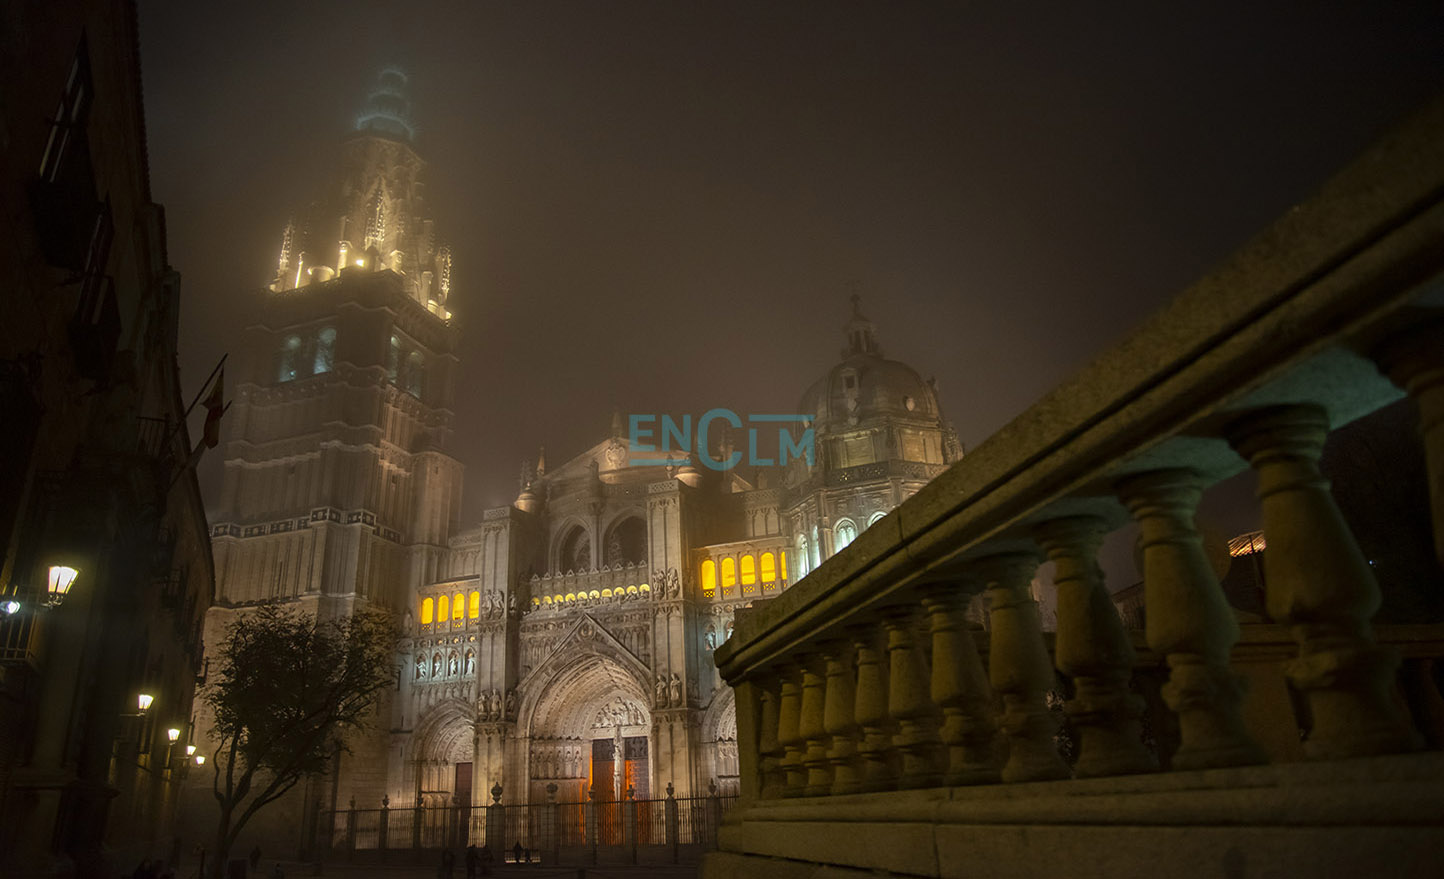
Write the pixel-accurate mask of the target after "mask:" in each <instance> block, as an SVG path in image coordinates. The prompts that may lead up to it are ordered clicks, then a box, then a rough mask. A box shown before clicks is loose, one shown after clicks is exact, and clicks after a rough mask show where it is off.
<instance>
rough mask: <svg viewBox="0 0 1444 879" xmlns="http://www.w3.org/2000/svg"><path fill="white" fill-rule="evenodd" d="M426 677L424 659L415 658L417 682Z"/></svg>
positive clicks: (423, 657)
mask: <svg viewBox="0 0 1444 879" xmlns="http://www.w3.org/2000/svg"><path fill="white" fill-rule="evenodd" d="M425 677H426V657H425V656H418V657H416V679H417V680H418V681H419V680H421V679H423V678H425Z"/></svg>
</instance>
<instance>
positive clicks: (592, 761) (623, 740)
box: [517, 639, 652, 802]
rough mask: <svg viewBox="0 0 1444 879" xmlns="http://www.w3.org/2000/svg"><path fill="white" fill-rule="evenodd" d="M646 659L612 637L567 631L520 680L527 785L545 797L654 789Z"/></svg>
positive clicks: (640, 794)
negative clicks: (550, 791) (571, 635)
mask: <svg viewBox="0 0 1444 879" xmlns="http://www.w3.org/2000/svg"><path fill="white" fill-rule="evenodd" d="M646 674H647V670H646V667H645V666H643V665H642V664H641V663H640V662H638V661H637V660H636V659H635V658H634V657H631V656H630V655H629V654H626V652H625V651H624V650H621V649H620V648H619V647H617V646H616V645H612V644H609V643H605V642H600V641H595V640H586V639H573V640H570V641H569V642H567V644H565V645H564V646H563V647H562V648H561V649H559V650H557V651H556V652H555V653H553V654H552V656H551V657H550V658H549V659H548V660H547V661H546V662H544V663H543V664H542V665H541V666H540V667H538V668H537V669H536V670H535V671H533V672H532V673H531V674H529V675H527V678H526V679H525V680H524V681H522V683H521V685H520V687H519V688H518V689H519V691H520V693H521V710H520V712H519V716H518V722H517V730H518V733H519V734H520V735H522V736H525V737H526V740H527V743H528V747H527V753H526V763H525V767H526V768H525V772H526V775H527V785H526V790H527V794H528V799H529V801H530V802H545V800H546V787H547V785H548V784H556V785H557V788H558V790H557V800H558V802H581V801H584V800H586V799H587V791H588V790H589V789H591V788H593V787H595V788H596V797H597V799H598V800H612V799H620V798H621V797H622V796H624V795H625V792H626V789H627V788H628V787H633V788H635V790H636V797H637V798H638V799H643V798H645V797H647V796H650V794H651V789H652V777H651V776H652V767H651V761H650V757H651V754H652V743H651V733H652V713H651V709H650V706H649V701H650V700H649V698H648V696H649V694H648V691H647V688H646V687H645V686H644V685H643V683H642V680H643V679H644V678H643V676H645V675H646Z"/></svg>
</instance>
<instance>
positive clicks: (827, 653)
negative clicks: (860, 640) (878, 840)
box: [822, 640, 862, 794]
mask: <svg viewBox="0 0 1444 879" xmlns="http://www.w3.org/2000/svg"><path fill="white" fill-rule="evenodd" d="M822 656H823V660H824V661H825V662H826V664H827V684H826V690H825V693H824V698H823V707H822V727H823V731H824V732H826V733H827V735H828V736H829V742H830V747H829V748H828V750H827V759H828V762H830V763H831V764H832V790H831V793H834V794H850V793H856V792H857V791H859V790H862V772H861V770H860V767H859V766H858V760H857V722H856V721H855V720H854V719H853V710H854V709H853V705H854V702H855V700H856V695H855V694H856V689H855V687H854V686H853V680H852V676H853V662H852V645H850V644H849V643H847V642H846V641H836V640H834V641H827V642H825V643H824V644H823V645H822Z"/></svg>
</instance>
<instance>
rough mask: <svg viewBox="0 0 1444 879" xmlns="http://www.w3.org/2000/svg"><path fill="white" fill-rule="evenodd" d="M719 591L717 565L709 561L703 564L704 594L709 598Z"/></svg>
mask: <svg viewBox="0 0 1444 879" xmlns="http://www.w3.org/2000/svg"><path fill="white" fill-rule="evenodd" d="M716 591H717V563H716V562H714V561H712V560H711V559H707V560H706V561H705V562H703V563H702V594H703V595H705V596H707V597H708V598H711V597H712V594H713V593H714V592H716Z"/></svg>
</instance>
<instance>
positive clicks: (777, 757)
mask: <svg viewBox="0 0 1444 879" xmlns="http://www.w3.org/2000/svg"><path fill="white" fill-rule="evenodd" d="M758 689H759V691H760V692H759V697H760V699H761V701H762V712H761V714H762V719H761V721H760V723H761V726H762V729H761V732H760V734H759V736H758V746H757V747H758V751H759V752H761V755H762V759H761V761H760V762H761V764H762V797H763V798H764V799H770V798H772V797H780V796H782V787H783V784H784V777H783V773H782V756H783V755H782V745H781V744H780V743H779V742H778V740H777V734H778V732H779V727H778V724H779V722H780V720H781V718H780V714H779V711H778V703H779V702H781V701H782V700H781V696H780V694H779V692H778V690H779V686H778V682H777V680H776V679H775V678H772V677H764V678H762V679H761V680H760V681H759V685H758Z"/></svg>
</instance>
